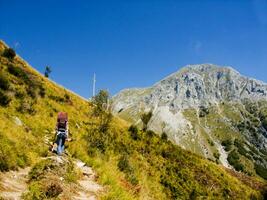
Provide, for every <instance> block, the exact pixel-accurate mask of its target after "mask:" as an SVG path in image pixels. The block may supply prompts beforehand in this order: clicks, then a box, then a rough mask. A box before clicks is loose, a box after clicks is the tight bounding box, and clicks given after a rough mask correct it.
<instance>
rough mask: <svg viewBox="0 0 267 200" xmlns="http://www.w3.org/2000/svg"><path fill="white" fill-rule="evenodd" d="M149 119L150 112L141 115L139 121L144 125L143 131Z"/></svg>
mask: <svg viewBox="0 0 267 200" xmlns="http://www.w3.org/2000/svg"><path fill="white" fill-rule="evenodd" d="M151 117H152V111H149V112H148V113H143V114H142V115H141V120H142V122H143V125H144V127H143V129H144V130H146V129H147V125H148V122H149V121H150V119H151Z"/></svg>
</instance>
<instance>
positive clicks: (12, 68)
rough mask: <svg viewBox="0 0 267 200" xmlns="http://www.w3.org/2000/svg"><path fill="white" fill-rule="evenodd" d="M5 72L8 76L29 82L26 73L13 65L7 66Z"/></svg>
mask: <svg viewBox="0 0 267 200" xmlns="http://www.w3.org/2000/svg"><path fill="white" fill-rule="evenodd" d="M7 70H8V72H9V73H10V74H12V75H14V76H16V77H19V78H22V79H23V80H24V81H29V77H28V75H27V73H26V72H25V71H24V70H23V69H22V68H20V67H17V66H15V65H8V67H7Z"/></svg>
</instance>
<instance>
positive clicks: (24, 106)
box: [17, 100, 36, 114]
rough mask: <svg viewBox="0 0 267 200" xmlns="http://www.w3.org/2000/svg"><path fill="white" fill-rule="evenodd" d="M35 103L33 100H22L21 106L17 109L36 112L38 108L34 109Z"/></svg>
mask: <svg viewBox="0 0 267 200" xmlns="http://www.w3.org/2000/svg"><path fill="white" fill-rule="evenodd" d="M33 104H34V103H33V102H29V101H25V100H22V101H21V102H20V105H19V107H17V111H18V112H20V113H28V114H35V113H36V110H35V109H34V107H33Z"/></svg>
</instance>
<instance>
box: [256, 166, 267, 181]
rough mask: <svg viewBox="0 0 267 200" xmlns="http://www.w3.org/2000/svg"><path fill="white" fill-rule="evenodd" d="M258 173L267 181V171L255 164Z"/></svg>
mask: <svg viewBox="0 0 267 200" xmlns="http://www.w3.org/2000/svg"><path fill="white" fill-rule="evenodd" d="M254 168H255V171H256V173H257V174H258V175H259V176H261V177H262V178H264V179H266V180H267V169H266V168H264V167H263V166H261V165H258V164H255V166H254Z"/></svg>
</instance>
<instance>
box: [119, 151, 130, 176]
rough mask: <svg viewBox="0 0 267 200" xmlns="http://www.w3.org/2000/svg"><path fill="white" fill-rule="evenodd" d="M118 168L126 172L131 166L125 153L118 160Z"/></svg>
mask: <svg viewBox="0 0 267 200" xmlns="http://www.w3.org/2000/svg"><path fill="white" fill-rule="evenodd" d="M117 166H118V168H119V170H120V171H122V172H127V171H130V170H131V166H130V163H129V160H128V156H127V155H126V154H124V155H122V156H121V157H120V159H119V162H118V165H117Z"/></svg>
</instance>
